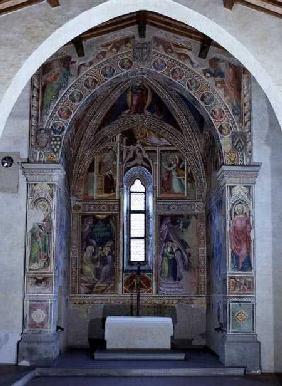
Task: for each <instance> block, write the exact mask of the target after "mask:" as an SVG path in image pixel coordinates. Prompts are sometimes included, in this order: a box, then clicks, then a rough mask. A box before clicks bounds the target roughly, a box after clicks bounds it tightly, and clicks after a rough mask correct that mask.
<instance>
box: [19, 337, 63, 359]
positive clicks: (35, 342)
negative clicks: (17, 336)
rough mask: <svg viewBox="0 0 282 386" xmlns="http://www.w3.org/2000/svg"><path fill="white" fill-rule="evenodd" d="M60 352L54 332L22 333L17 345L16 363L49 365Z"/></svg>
mask: <svg viewBox="0 0 282 386" xmlns="http://www.w3.org/2000/svg"><path fill="white" fill-rule="evenodd" d="M59 353H60V349H59V336H58V334H57V333H54V334H30V333H24V334H22V339H21V340H20V342H19V346H18V365H21V366H46V365H50V364H51V363H52V362H53V361H54V359H56V358H57V356H58V355H59Z"/></svg>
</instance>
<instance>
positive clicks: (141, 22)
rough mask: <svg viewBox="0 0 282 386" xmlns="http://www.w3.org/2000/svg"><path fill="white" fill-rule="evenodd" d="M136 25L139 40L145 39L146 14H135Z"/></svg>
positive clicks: (141, 12)
mask: <svg viewBox="0 0 282 386" xmlns="http://www.w3.org/2000/svg"><path fill="white" fill-rule="evenodd" d="M136 19H137V25H138V35H139V38H140V39H145V37H146V25H147V12H145V11H139V12H137V14H136Z"/></svg>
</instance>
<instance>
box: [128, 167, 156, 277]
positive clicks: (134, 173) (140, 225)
mask: <svg viewBox="0 0 282 386" xmlns="http://www.w3.org/2000/svg"><path fill="white" fill-rule="evenodd" d="M123 207H124V211H123V213H124V216H123V220H124V225H123V226H124V268H125V270H129V271H130V270H135V269H136V265H137V263H141V264H142V267H143V269H150V268H151V267H152V256H153V253H154V243H153V237H154V235H153V229H154V228H153V214H152V210H153V181H152V175H151V173H150V172H149V171H148V170H147V169H146V168H144V167H142V166H135V167H132V168H131V169H129V170H128V171H127V172H126V173H125V176H124V200H123Z"/></svg>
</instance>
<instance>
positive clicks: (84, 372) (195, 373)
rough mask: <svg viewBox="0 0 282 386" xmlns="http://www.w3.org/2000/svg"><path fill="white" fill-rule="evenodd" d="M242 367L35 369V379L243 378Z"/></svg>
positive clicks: (243, 370) (243, 371)
mask: <svg viewBox="0 0 282 386" xmlns="http://www.w3.org/2000/svg"><path fill="white" fill-rule="evenodd" d="M244 374H245V369H244V368H242V367H205V368H187V367H185V368H161V367H159V368H140V369H137V368H135V369H132V368H95V369H94V368H80V369H78V368H77V369H75V368H54V367H53V368H37V369H36V376H37V377H206V376H207V377H212V376H243V375H244Z"/></svg>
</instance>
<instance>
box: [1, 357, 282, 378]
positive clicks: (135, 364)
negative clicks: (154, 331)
mask: <svg viewBox="0 0 282 386" xmlns="http://www.w3.org/2000/svg"><path fill="white" fill-rule="evenodd" d="M186 357H187V359H186V360H185V361H157V360H154V361H143V360H142V361H140V360H139V361H135V360H132V361H112V360H93V359H92V355H91V354H90V353H89V352H88V351H87V350H72V351H70V352H67V353H65V354H63V355H61V356H60V357H59V358H58V359H57V360H56V361H55V362H54V363H53V364H52V366H51V367H52V369H54V370H55V371H57V370H58V371H60V369H65V374H66V375H65V376H63V377H62V376H39V377H36V378H33V379H32V380H31V381H29V382H28V383H27V385H28V386H37V385H42V386H47V385H48V386H65V385H67V386H80V385H81V386H84V385H85V386H88V385H95V386H100V385H101V386H102V385H103V386H147V385H148V386H149V385H150V386H154V385H156V386H159V385H160V386H184V385H185V386H190V385H191V386H264V385H266V386H282V374H281V375H279V374H275V375H274V374H273V375H268V374H263V375H258V376H241V377H239V376H224V377H223V376H205V377H203V376H189V377H182V376H177V377H175V376H169V377H161V376H146V377H145V376H143V377H142V376H138V377H137V376H131V377H130V376H127V377H123V376H119V377H116V376H114V377H110V376H100V377H98V376H80V375H81V374H83V371H86V372H87V370H88V369H101V368H103V369H122V368H124V369H147V370H148V369H149V370H150V369H155V368H158V369H164V368H165V369H180V370H181V369H183V368H184V369H189V368H199V369H201V368H203V369H205V368H215V369H218V371H220V370H221V369H222V368H223V365H222V364H221V363H220V362H219V360H218V358H217V356H215V355H214V354H212V353H211V352H209V351H204V350H200V351H197V350H191V351H187V352H186ZM74 368H76V369H80V370H81V374H80V375H79V376H72V377H71V376H68V369H70V371H71V369H72V370H73V369H74ZM31 370H32V369H31V368H24V367H19V366H0V386H11V385H13V383H14V382H15V381H16V380H18V379H20V378H21V377H22V376H23V375H24V374H26V373H27V372H29V371H31ZM203 371H204V370H203Z"/></svg>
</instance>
